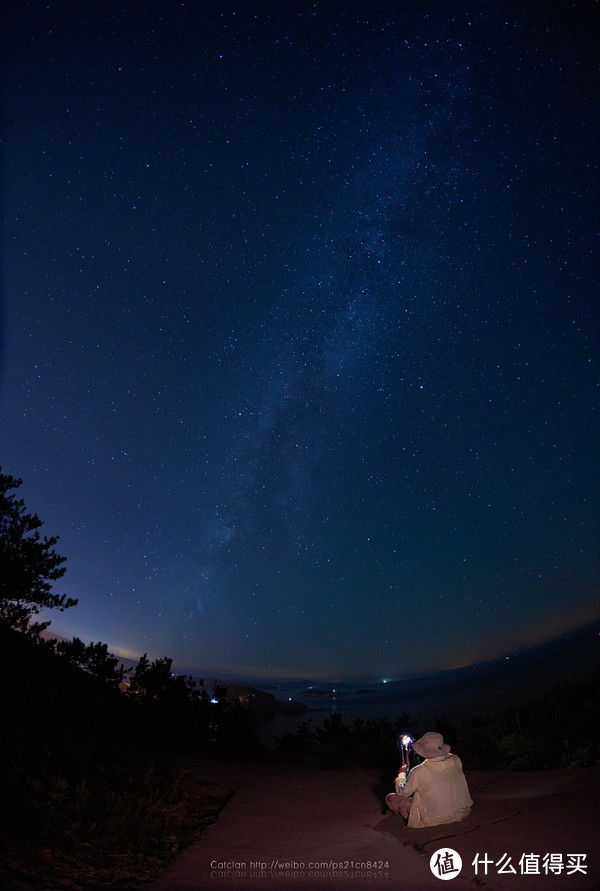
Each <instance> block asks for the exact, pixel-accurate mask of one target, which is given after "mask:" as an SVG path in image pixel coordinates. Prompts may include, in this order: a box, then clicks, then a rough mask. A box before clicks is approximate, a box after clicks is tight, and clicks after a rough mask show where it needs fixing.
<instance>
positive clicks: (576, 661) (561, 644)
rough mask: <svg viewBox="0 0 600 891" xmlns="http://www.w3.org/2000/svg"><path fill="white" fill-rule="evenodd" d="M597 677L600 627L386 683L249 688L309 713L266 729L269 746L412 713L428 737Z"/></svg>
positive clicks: (277, 720) (257, 683) (259, 684)
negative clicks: (446, 723) (313, 731)
mask: <svg viewBox="0 0 600 891" xmlns="http://www.w3.org/2000/svg"><path fill="white" fill-rule="evenodd" d="M594 677H596V678H598V679H599V680H600V623H594V624H593V625H588V626H586V627H585V628H582V629H579V630H578V631H574V632H571V633H569V634H565V635H562V636H561V637H559V638H556V639H555V640H552V641H550V642H548V643H546V644H542V645H540V646H536V647H531V648H530V649H527V650H522V651H520V652H517V653H514V654H512V655H510V656H505V657H502V658H500V659H494V660H492V661H489V662H482V663H478V664H476V665H471V666H468V667H467V668H459V669H455V670H452V671H445V672H439V673H432V674H427V675H420V676H416V677H408V678H405V679H403V680H389V681H387V682H386V683H384V682H383V681H381V680H379V681H373V680H372V679H371V680H369V679H358V680H356V681H353V682H352V683H343V684H329V683H327V682H321V683H316V682H314V681H302V680H298V681H289V682H280V683H279V682H272V683H270V682H265V680H264V679H262V680H261V679H254V680H251V679H246V683H250V684H251V685H252V686H254V687H256V688H257V689H259V690H263V691H266V692H268V693H272V694H273V695H274V696H275V697H276V698H277V699H280V700H293V701H295V702H299V703H302V704H304V705H306V707H307V711H305V712H299V713H295V714H285V713H278V714H276V715H274V716H273V717H272V718H271V719H269V720H268V721H267V722H265V723H264V724H262V725H261V727H260V736H261V740H262V741H263V742H264V743H265V744H267V745H268V744H270V743H271V742H272V740H273V738H274V737H277V736H281V735H283V734H286V733H294V732H295V731H296V730H297V728H298V727H299V726H300V724H302V723H303V722H305V721H307V720H309V719H310V720H311V721H312V723H313V724H314V725H320V724H321V723H322V721H323V719H324V718H327V717H328V716H329V715H330V714H331V713H338V714H339V715H340V716H341V718H342V720H343V722H344V723H345V724H352V722H353V721H355V720H356V719H358V718H363V719H369V718H375V719H376V718H383V717H387V718H389V719H390V720H391V721H396V720H397V719H399V718H400V716H401V715H403V714H406V715H408V716H409V718H410V723H411V726H412V727H413V728H415V730H416V731H417V732H419V733H422V732H425V731H426V730H427V729H430V728H431V726H432V725H433V722H434V721H435V719H436V718H447V719H449V720H451V721H455V720H460V719H462V718H466V717H471V716H474V715H478V714H488V713H492V712H497V711H501V710H503V709H507V708H510V707H513V706H517V705H520V704H523V703H526V702H528V701H531V700H532V699H535V698H536V697H539V696H541V695H543V694H544V693H547V692H550V691H551V690H552V689H553V688H555V687H556V685H558V684H566V683H569V682H574V681H580V680H584V679H586V678H589V679H593V678H594ZM307 691H310V692H307Z"/></svg>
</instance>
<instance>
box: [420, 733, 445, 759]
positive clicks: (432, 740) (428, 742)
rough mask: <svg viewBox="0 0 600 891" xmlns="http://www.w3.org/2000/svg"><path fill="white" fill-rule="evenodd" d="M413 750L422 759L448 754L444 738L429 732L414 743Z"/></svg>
mask: <svg viewBox="0 0 600 891" xmlns="http://www.w3.org/2000/svg"><path fill="white" fill-rule="evenodd" d="M413 749H414V750H415V752H416V753H417V755H420V756H421V757H422V758H439V757H440V756H441V755H447V754H448V752H449V751H450V746H449V745H448V744H447V743H445V742H444V737H443V736H442V734H441V733H435V732H434V731H433V730H429V731H428V732H427V733H424V734H423V736H422V737H421V739H416V740H415V741H414V743H413Z"/></svg>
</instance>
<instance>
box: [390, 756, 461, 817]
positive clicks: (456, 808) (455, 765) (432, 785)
mask: <svg viewBox="0 0 600 891" xmlns="http://www.w3.org/2000/svg"><path fill="white" fill-rule="evenodd" d="M396 792H397V794H398V795H401V796H402V797H403V798H410V796H411V795H412V804H411V806H410V814H409V815H408V825H409V826H410V827H411V828H420V827H423V826H439V825H440V824H442V823H455V822H457V821H458V820H463V819H464V818H465V817H466V816H468V814H469V813H470V812H471V807H472V805H473V801H472V799H471V796H470V794H469V787H468V786H467V780H466V778H465V775H464V773H463V769H462V762H461V760H460V758H459V757H458V755H447V756H446V758H444V760H443V761H437V760H433V759H431V758H427V759H426V760H425V761H423V762H422V763H421V764H417V766H416V767H413V769H412V770H411V771H410V772H409V774H408V777H407V778H406V781H405V782H404V784H402V780H401V777H397V778H396Z"/></svg>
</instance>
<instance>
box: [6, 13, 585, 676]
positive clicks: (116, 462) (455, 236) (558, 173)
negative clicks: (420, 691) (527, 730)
mask: <svg viewBox="0 0 600 891" xmlns="http://www.w3.org/2000/svg"><path fill="white" fill-rule="evenodd" d="M3 16H4V21H3V34H4V36H3V38H2V40H3V64H4V73H3V79H4V101H3V109H2V116H3V118H4V134H5V135H4V154H3V173H2V179H3V197H2V205H3V206H2V229H3V231H2V349H3V354H2V366H1V375H2V377H1V383H0V386H1V397H2V405H1V417H0V421H1V441H0V463H1V464H2V467H3V470H4V472H6V473H11V474H12V475H14V476H17V477H21V478H22V479H23V485H22V487H21V488H20V490H19V494H20V496H21V497H23V498H24V499H25V501H26V504H27V507H28V509H29V510H31V511H34V512H36V513H38V514H39V516H40V518H41V519H43V520H44V530H43V531H44V532H45V533H46V534H48V535H54V534H58V535H59V536H60V540H59V543H58V545H57V550H58V552H59V553H60V554H62V555H64V556H66V557H67V564H66V565H67V573H66V576H65V577H64V579H63V580H62V582H61V584H60V585H59V586H58V588H57V591H58V592H59V593H62V592H66V593H68V594H69V595H70V596H74V597H78V598H79V605H78V606H77V607H75V608H74V609H72V610H69V611H68V612H66V613H63V614H60V613H55V614H51V616H50V618H52V620H53V621H52V630H53V631H55V633H57V634H61V635H64V636H66V637H71V636H73V635H75V636H78V637H81V638H82V639H84V640H85V641H86V642H87V641H90V640H93V641H102V642H105V643H107V644H108V645H109V648H110V649H111V650H112V651H113V652H116V653H118V654H119V655H123V656H130V657H132V658H137V657H139V655H141V654H142V653H145V652H147V653H148V654H149V655H150V656H151V657H153V658H158V657H162V656H169V657H171V658H173V660H174V664H175V666H182V667H185V668H186V669H190V670H198V671H210V672H212V673H214V674H217V675H218V674H222V675H236V674H237V675H244V676H256V677H264V678H273V679H277V678H304V677H306V678H323V679H325V678H327V679H332V680H335V679H338V680H344V679H350V678H358V677H373V678H383V677H398V676H402V675H403V674H406V673H412V672H424V671H431V670H439V669H445V668H454V667H456V666H459V665H466V664H470V663H473V662H476V661H479V660H482V659H486V658H493V657H496V656H498V655H502V654H503V653H506V652H511V651H514V650H517V649H519V648H522V647H526V646H528V645H531V644H536V643H539V642H543V641H545V640H547V639H550V638H552V637H554V636H556V635H558V634H561V633H564V632H565V631H567V630H570V629H574V628H576V627H579V626H581V625H583V624H585V623H588V622H591V621H593V620H595V619H596V618H598V617H599V616H600V601H599V595H598V586H597V583H598V501H597V493H598V486H597V482H598V477H597V469H596V463H595V453H596V449H597V441H598V410H597V409H598V402H597V395H598V389H597V383H598V299H597V297H598V295H597V287H596V286H597V281H598V269H597V266H596V264H595V262H594V259H593V246H594V241H595V235H596V233H597V231H598V222H599V221H598V202H597V185H598V180H597V144H598V135H599V130H598V120H597V102H596V98H595V97H596V96H597V86H598V83H597V68H596V62H597V55H596V54H597V46H598V36H599V35H598V20H597V18H596V16H595V13H594V11H593V4H589V3H586V2H579V0H574V2H549V3H546V4H544V5H543V6H541V5H540V3H539V2H533V0H524V2H519V3H516V2H502V0H500V2H497V3H491V2H486V0H479V2H475V0H457V2H445V3H438V2H435V3H434V2H429V3H428V2H422V0H413V2H384V0H376V2H372V0H361V2H344V0H341V2H323V0H289V2H275V0H271V2H264V0H257V2H253V3H248V2H246V0H239V2H224V0H212V2H210V3H202V2H191V0H182V2H177V3H175V2H166V0H165V2H155V3H151V4H147V8H145V9H144V8H143V6H141V5H140V4H138V3H124V2H114V0H102V2H98V0H90V2H86V3H80V2H74V0H60V2H58V0H57V2H53V0H49V2H37V0H32V2H28V3H19V4H16V3H15V4H12V6H10V8H9V11H8V12H5V13H4V14H3Z"/></svg>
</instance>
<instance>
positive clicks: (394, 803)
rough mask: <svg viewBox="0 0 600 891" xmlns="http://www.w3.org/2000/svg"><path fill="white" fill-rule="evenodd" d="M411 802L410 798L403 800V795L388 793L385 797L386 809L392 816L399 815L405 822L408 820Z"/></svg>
mask: <svg viewBox="0 0 600 891" xmlns="http://www.w3.org/2000/svg"><path fill="white" fill-rule="evenodd" d="M411 800H412V799H410V798H405V797H404V795H398V794H397V793H396V792H390V793H389V795H386V797H385V803H386V807H388V808H389V810H390V811H392V813H393V814H400V816H401V817H404V819H405V820H408V815H409V813H410V804H411Z"/></svg>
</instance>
